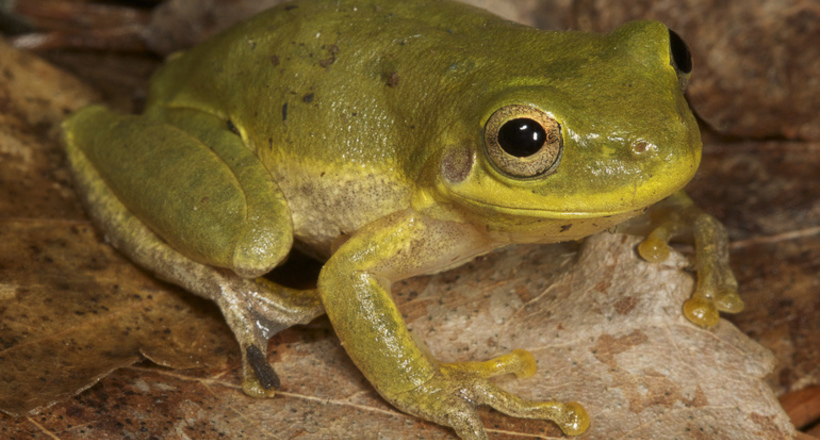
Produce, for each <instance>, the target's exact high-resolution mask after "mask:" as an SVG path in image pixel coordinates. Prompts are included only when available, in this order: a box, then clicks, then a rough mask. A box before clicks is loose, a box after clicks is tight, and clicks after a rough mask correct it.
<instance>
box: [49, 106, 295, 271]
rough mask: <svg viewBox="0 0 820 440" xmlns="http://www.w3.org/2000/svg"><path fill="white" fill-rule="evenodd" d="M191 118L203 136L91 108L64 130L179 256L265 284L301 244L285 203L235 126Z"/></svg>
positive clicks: (195, 115) (191, 114)
mask: <svg viewBox="0 0 820 440" xmlns="http://www.w3.org/2000/svg"><path fill="white" fill-rule="evenodd" d="M187 112H189V114H185V115H183V116H185V117H186V118H190V119H191V120H192V122H191V123H190V125H191V126H193V127H198V128H199V129H198V130H197V131H198V132H197V131H194V132H192V131H189V130H188V129H187V127H184V128H179V127H177V126H174V125H171V124H168V123H166V122H164V121H159V120H156V119H151V118H147V117H144V116H131V115H119V114H116V113H113V112H111V111H109V110H107V109H105V108H103V107H99V106H93V107H88V108H85V109H83V110H81V111H80V112H78V113H77V114H75V115H74V116H72V117H71V118H69V119H68V120H67V121H66V123H65V124H64V130H65V133H66V143H67V144H68V148H69V149H76V150H79V151H81V152H82V153H83V155H84V156H85V157H86V158H87V159H88V161H89V162H90V163H91V164H92V165H93V168H94V169H95V170H96V172H97V173H99V175H100V177H101V179H102V180H103V181H104V182H105V183H106V184H107V185H108V186H109V187H110V188H111V189H112V191H113V193H114V194H116V197H117V198H119V200H120V201H121V202H122V203H123V204H124V205H125V206H126V207H127V209H128V210H129V211H131V212H133V213H134V214H135V215H136V216H137V217H139V219H140V220H142V222H143V223H145V224H146V225H147V226H148V227H149V228H151V230H152V231H154V232H155V233H156V234H157V235H159V236H160V237H162V238H163V239H164V240H165V241H167V242H168V243H169V244H171V246H173V247H174V249H176V250H178V251H179V252H181V253H182V254H184V255H186V256H187V257H189V258H191V259H194V260H196V261H199V262H201V263H206V264H209V265H214V266H219V267H226V268H230V269H233V270H234V271H235V272H236V273H237V274H239V275H241V276H243V277H254V276H260V275H262V274H264V273H266V272H268V271H269V270H270V269H271V268H273V267H274V266H276V265H277V264H278V263H279V262H280V261H281V260H282V259H283V258H284V257H285V256H286V255H287V253H288V251H289V250H290V247H291V244H292V240H293V238H292V225H291V220H290V212H289V210H288V207H287V203H286V201H285V199H284V196H283V195H282V193H281V191H280V190H279V187H278V185H277V184H276V182H274V181H273V179H272V177H271V176H270V173H268V171H267V169H266V168H265V167H264V166H263V165H262V163H261V162H260V161H259V160H258V158H257V157H256V156H255V155H254V154H253V153H252V152H251V151H250V150H249V149H248V148H247V147H245V145H244V143H243V142H242V139H241V138H240V137H239V136H237V135H236V134H234V133H232V132H231V131H230V130H229V129H228V126H227V123H226V122H225V121H220V120H219V119H218V118H216V117H214V116H211V115H207V114H203V113H200V112H196V111H193V110H187ZM182 119H183V120H185V119H184V118H182Z"/></svg>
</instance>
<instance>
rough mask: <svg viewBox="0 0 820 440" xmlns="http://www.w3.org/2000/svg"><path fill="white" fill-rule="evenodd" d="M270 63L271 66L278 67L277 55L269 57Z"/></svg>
mask: <svg viewBox="0 0 820 440" xmlns="http://www.w3.org/2000/svg"><path fill="white" fill-rule="evenodd" d="M270 62H271V64H273V65H274V67H275V66H278V65H279V55H274V56H272V57H270Z"/></svg>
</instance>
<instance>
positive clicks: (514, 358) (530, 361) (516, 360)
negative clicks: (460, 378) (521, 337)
mask: <svg viewBox="0 0 820 440" xmlns="http://www.w3.org/2000/svg"><path fill="white" fill-rule="evenodd" d="M442 368H444V369H450V370H458V371H460V372H463V373H469V374H474V375H476V376H479V377H481V378H489V377H495V376H501V375H504V374H515V376H516V377H517V378H519V379H522V378H526V377H531V376H532V375H534V374H535V372H536V370H537V369H538V366H537V364H536V363H535V357H533V355H532V353H530V352H529V351H527V350H520V349H518V350H513V351H512V352H510V353H508V354H505V355H503V356H499V357H497V358H494V359H490V360H489V361H484V362H457V363H452V364H444V365H442Z"/></svg>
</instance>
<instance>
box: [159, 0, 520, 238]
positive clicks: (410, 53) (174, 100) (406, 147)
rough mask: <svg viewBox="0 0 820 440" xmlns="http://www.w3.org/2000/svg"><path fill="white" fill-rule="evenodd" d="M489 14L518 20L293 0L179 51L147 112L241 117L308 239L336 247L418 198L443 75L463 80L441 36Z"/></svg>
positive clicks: (441, 5)
mask: <svg viewBox="0 0 820 440" xmlns="http://www.w3.org/2000/svg"><path fill="white" fill-rule="evenodd" d="M486 22H495V23H503V24H504V25H508V24H507V22H504V21H503V20H501V19H499V18H497V17H495V16H493V15H491V14H489V13H486V12H483V11H480V10H478V9H474V8H472V7H469V6H465V5H462V4H458V3H450V2H436V1H413V2H384V1H374V0H370V1H363V0H355V1H335V0H334V1H322V0H308V1H298V2H294V3H287V4H284V5H281V6H279V7H277V8H274V9H271V10H268V11H265V12H263V13H261V14H260V15H258V16H256V17H254V18H253V19H251V20H250V21H247V22H245V23H242V24H240V25H237V26H236V27H234V28H232V29H230V30H228V31H227V32H226V33H223V34H221V35H220V36H218V37H216V38H215V39H213V40H210V41H208V42H206V43H204V44H202V45H200V46H197V47H196V48H194V49H191V50H190V51H188V52H186V53H184V54H182V55H179V56H175V57H174V58H172V59H171V60H170V61H169V63H167V64H166V65H165V66H164V67H163V68H162V69H161V70H160V71H158V73H157V74H156V76H155V77H154V79H153V81H152V89H151V94H150V97H149V103H148V112H150V111H152V109H156V108H164V107H183V108H195V109H200V110H203V111H205V112H208V113H212V114H215V115H216V116H218V117H220V118H221V119H223V120H225V121H230V125H231V126H232V128H233V127H235V128H236V129H237V130H238V131H239V133H240V134H241V136H242V137H243V139H244V141H245V143H246V145H247V146H248V147H249V148H251V149H252V150H253V151H255V152H256V154H257V155H258V156H259V157H260V159H261V160H262V161H263V162H264V163H265V165H266V166H267V167H268V169H269V170H270V171H271V173H272V174H273V176H274V178H275V180H276V181H277V183H278V184H279V185H280V187H281V189H282V191H283V192H284V193H285V195H286V197H287V199H288V202H289V205H290V207H291V210H292V214H293V220H294V229H295V234H296V238H297V240H298V241H300V242H303V243H304V242H307V247H310V248H313V249H316V250H318V253H319V254H328V253H329V248H330V243H331V242H332V241H333V240H334V239H335V238H336V237H337V236H339V235H347V234H352V233H353V232H355V231H356V230H357V229H358V228H359V227H361V226H363V224H366V223H368V222H370V221H372V220H374V219H376V218H379V217H381V216H384V215H387V214H389V213H390V212H393V211H396V210H399V209H403V208H406V207H408V206H409V204H410V199H411V196H412V194H411V193H412V190H413V188H414V184H415V182H416V180H417V177H418V173H419V172H420V170H421V167H422V165H423V164H424V162H425V161H426V160H427V158H428V157H429V156H430V154H433V153H434V151H435V147H438V146H440V144H441V140H440V137H441V133H440V131H439V129H438V128H437V127H438V126H439V124H437V123H435V122H434V121H437V120H440V119H442V115H441V114H439V113H438V112H439V111H440V110H441V109H442V108H452V107H453V105H452V101H453V100H452V99H451V98H448V97H447V96H446V93H444V92H445V91H446V90H448V87H446V86H443V83H442V78H443V77H446V76H447V75H442V72H449V74H450V77H451V79H452V80H453V81H454V82H458V81H460V80H459V78H457V77H458V75H459V74H460V71H459V69H453V68H452V65H453V62H454V61H453V56H452V52H450V51H446V50H444V48H443V44H442V42H443V40H444V39H446V38H448V37H449V38H451V39H452V38H453V35H454V34H456V35H458V34H459V33H458V32H453V31H452V29H453V26H457V27H462V28H464V29H471V30H472V29H475V28H479V29H480V28H481V26H483V25H484V24H485V23H486ZM509 25H510V26H513V25H512V24H509ZM457 38H461V39H465V40H466V39H471V38H472V37H471V36H469V35H458V37H457ZM437 50H438V54H439V55H440V56H436V55H435V54H436V51H437ZM455 53H456V54H457V58H459V59H463V58H464V57H465V55H464V54H463V53H459V52H458V51H456V52H455ZM420 59H423V60H424V61H423V62H420ZM449 89H452V88H451V87H450V88H449ZM450 93H451V94H452V93H456V92H455V91H453V90H450ZM442 103H446V105H442Z"/></svg>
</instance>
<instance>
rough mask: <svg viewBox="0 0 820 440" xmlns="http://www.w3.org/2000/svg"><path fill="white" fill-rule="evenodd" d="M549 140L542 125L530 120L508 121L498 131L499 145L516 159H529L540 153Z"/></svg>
mask: <svg viewBox="0 0 820 440" xmlns="http://www.w3.org/2000/svg"><path fill="white" fill-rule="evenodd" d="M546 140H547V132H546V131H544V127H542V126H541V124H539V123H537V122H535V121H533V120H532V119H529V118H519V119H513V120H511V121H507V122H505V123H504V125H502V126H501V129H500V130H498V144H499V145H501V148H503V149H504V151H506V152H507V153H509V154H511V155H513V156H515V157H527V156H531V155H533V154H535V153H537V152H538V150H540V149H541V147H543V146H544V142H545V141H546Z"/></svg>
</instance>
